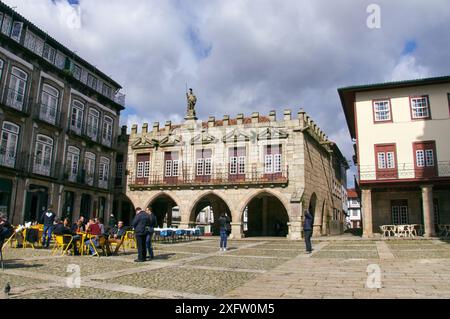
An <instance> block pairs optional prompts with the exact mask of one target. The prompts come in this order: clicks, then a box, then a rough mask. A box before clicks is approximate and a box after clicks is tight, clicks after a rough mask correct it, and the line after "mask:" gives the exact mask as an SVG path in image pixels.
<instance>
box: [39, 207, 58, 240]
mask: <svg viewBox="0 0 450 319" xmlns="http://www.w3.org/2000/svg"><path fill="white" fill-rule="evenodd" d="M55 218H56V214H55V213H54V212H53V206H52V205H49V206H48V207H47V210H46V211H45V212H44V213H43V214H42V216H41V223H43V224H44V232H43V233H42V247H45V248H48V247H49V246H50V240H51V239H52V232H53V224H54V222H55Z"/></svg>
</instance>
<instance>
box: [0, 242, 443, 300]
mask: <svg viewBox="0 0 450 319" xmlns="http://www.w3.org/2000/svg"><path fill="white" fill-rule="evenodd" d="M313 245H314V251H313V253H312V254H310V255H307V254H305V253H304V243H303V242H293V241H288V240H284V239H273V238H261V239H260V240H259V239H254V238H253V239H251V240H250V239H245V240H240V241H237V240H234V241H230V242H229V250H228V251H226V252H220V251H219V250H218V247H217V246H218V240H217V239H216V238H207V239H202V240H198V241H192V242H182V243H175V244H156V245H155V256H156V257H155V259H154V260H153V261H149V262H145V263H134V259H135V258H136V251H135V250H129V249H127V251H126V252H125V253H124V252H121V254H120V255H119V256H112V257H100V258H96V257H90V256H64V257H61V256H51V252H50V250H43V249H31V248H27V249H14V248H11V247H7V248H4V259H5V270H3V271H1V270H0V289H1V292H0V298H7V297H9V298H83V299H86V298H103V299H104V298H113V299H115V298H123V299H135V298H177V299H180V298H450V242H445V241H440V240H362V239H355V240H340V239H339V238H333V239H331V240H325V239H320V240H315V241H314V242H313ZM78 267H79V268H78ZM74 269H75V270H77V269H79V273H80V280H79V281H77V280H76V272H75V273H74V272H73V270H74ZM7 282H9V283H10V285H11V286H12V291H11V293H10V295H9V296H4V295H2V293H3V292H2V291H3V287H4V286H5V285H6V283H7ZM77 284H79V286H78V285H77Z"/></svg>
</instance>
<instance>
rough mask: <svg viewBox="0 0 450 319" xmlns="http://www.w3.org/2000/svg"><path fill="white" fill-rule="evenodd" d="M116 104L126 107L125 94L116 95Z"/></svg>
mask: <svg viewBox="0 0 450 319" xmlns="http://www.w3.org/2000/svg"><path fill="white" fill-rule="evenodd" d="M114 102H116V103H117V104H119V105H122V106H123V107H125V94H123V93H120V92H118V93H116V95H115V96H114Z"/></svg>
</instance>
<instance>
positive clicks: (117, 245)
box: [109, 235, 126, 254]
mask: <svg viewBox="0 0 450 319" xmlns="http://www.w3.org/2000/svg"><path fill="white" fill-rule="evenodd" d="M125 238H126V236H125V235H124V236H122V239H121V240H120V241H119V242H115V241H109V245H110V246H111V248H114V251H113V254H118V253H119V250H120V247H122V249H123V252H124V253H125V252H126V251H125Z"/></svg>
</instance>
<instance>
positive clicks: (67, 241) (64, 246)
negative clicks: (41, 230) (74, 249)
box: [52, 235, 73, 256]
mask: <svg viewBox="0 0 450 319" xmlns="http://www.w3.org/2000/svg"><path fill="white" fill-rule="evenodd" d="M53 239H54V240H55V244H54V246H53V250H52V255H54V254H55V253H57V252H58V251H61V252H62V256H64V255H65V254H66V253H67V251H68V250H69V248H70V247H71V246H72V242H73V238H72V235H54V236H53Z"/></svg>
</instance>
